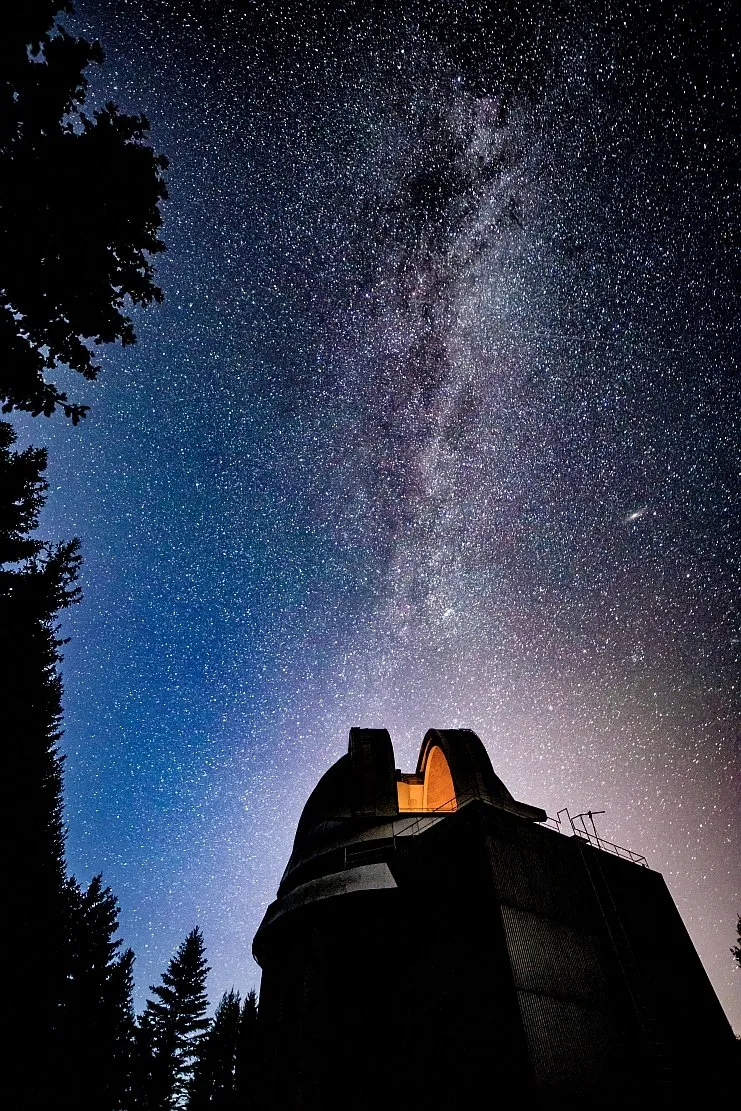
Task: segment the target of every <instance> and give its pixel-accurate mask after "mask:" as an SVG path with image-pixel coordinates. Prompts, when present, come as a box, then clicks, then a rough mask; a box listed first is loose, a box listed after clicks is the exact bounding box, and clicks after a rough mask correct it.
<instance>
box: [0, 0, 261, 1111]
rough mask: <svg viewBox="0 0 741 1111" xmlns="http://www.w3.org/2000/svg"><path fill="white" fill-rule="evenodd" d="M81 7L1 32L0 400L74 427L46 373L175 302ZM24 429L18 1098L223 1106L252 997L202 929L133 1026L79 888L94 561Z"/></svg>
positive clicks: (8, 471) (118, 970) (81, 408)
mask: <svg viewBox="0 0 741 1111" xmlns="http://www.w3.org/2000/svg"><path fill="white" fill-rule="evenodd" d="M71 11H72V5H71V4H70V3H68V2H65V0H25V3H23V4H21V5H20V6H18V5H17V6H16V7H15V8H14V10H13V12H12V15H11V14H10V13H8V17H7V18H6V19H5V20H4V22H3V26H2V34H0V404H1V405H2V410H3V412H4V413H12V412H13V411H14V410H25V411H26V412H28V413H31V414H33V415H34V416H37V415H40V414H42V413H43V414H44V415H46V416H51V415H52V414H53V413H54V412H55V411H56V410H57V409H61V410H62V411H63V413H65V415H67V416H68V417H70V418H71V419H72V421H73V423H75V424H76V423H77V422H78V421H79V419H80V418H81V417H82V416H84V415H85V412H86V409H87V406H85V405H84V404H82V403H80V402H78V401H75V400H72V401H71V400H70V399H69V398H68V397H67V395H66V393H64V392H63V391H62V390H60V389H59V388H58V386H56V385H55V384H54V382H52V381H50V380H49V377H48V375H49V372H50V371H53V370H54V369H55V368H56V367H58V366H59V365H65V366H67V367H70V368H72V369H73V370H76V371H78V372H79V373H80V374H82V375H83V376H84V377H86V378H94V377H96V375H97V373H98V369H99V368H98V365H97V363H96V360H95V358H94V355H93V351H94V345H98V344H104V343H112V342H116V341H118V342H121V343H122V344H131V343H133V342H134V340H135V335H134V331H133V327H132V322H131V319H130V318H129V317H128V316H127V315H126V307H127V303H128V304H132V303H133V304H137V305H148V304H150V303H151V302H152V301H160V300H161V299H162V292H161V290H160V289H159V288H158V287H157V286H156V285H155V283H154V271H153V267H152V262H151V257H152V256H153V255H154V254H156V253H157V252H159V251H161V250H163V249H164V244H163V243H162V242H161V241H160V239H159V237H158V229H159V227H160V225H161V222H162V221H161V215H160V211H159V202H160V201H161V200H163V199H164V198H165V197H166V196H167V192H166V187H165V184H164V181H163V178H162V171H163V169H164V168H165V166H166V160H165V159H164V158H163V157H162V156H161V155H157V154H155V153H154V152H153V150H152V148H151V147H150V146H149V145H148V143H147V138H148V128H149V125H148V123H147V120H146V118H145V117H144V116H132V115H126V114H123V113H121V112H119V110H118V109H117V108H116V106H115V105H114V104H111V103H106V104H105V105H103V106H102V107H99V108H98V109H96V110H95V111H94V112H92V113H90V114H87V113H85V112H84V110H83V107H84V103H85V94H86V89H87V78H86V76H85V69H86V67H87V66H88V65H89V64H90V63H100V62H101V61H102V60H103V54H102V51H101V49H100V47H99V46H98V45H97V44H95V43H89V42H86V41H85V40H84V39H81V38H76V37H75V36H74V35H72V34H70V33H69V32H68V31H67V30H65V29H64V28H63V27H62V26H61V25H60V23H59V22H58V17H59V16H60V15H63V14H64V13H70V12H71ZM15 442H16V433H15V431H14V429H13V427H12V426H11V425H10V424H9V423H8V422H7V421H3V422H0V727H1V728H0V733H1V736H2V740H3V742H4V751H3V756H4V771H5V780H4V786H5V806H6V809H5V815H6V826H5V828H6V841H7V845H8V852H7V853H6V856H7V861H8V863H7V869H6V875H7V883H6V887H5V896H6V908H7V909H6V916H5V921H6V925H7V929H6V935H5V936H6V938H7V943H8V944H7V948H6V968H7V972H6V976H7V980H6V983H7V986H8V989H9V990H8V992H7V993H6V995H5V1000H4V1002H5V1010H6V1015H7V1019H8V1021H7V1023H6V1029H7V1034H6V1037H5V1042H4V1046H3V1049H4V1057H5V1062H6V1065H5V1070H4V1085H3V1089H4V1095H5V1097H6V1101H5V1102H6V1106H8V1107H9V1108H10V1109H11V1111H41V1109H42V1108H43V1109H44V1111H48V1109H49V1108H58V1109H69V1111H72V1109H75V1111H85V1109H87V1108H89V1109H90V1111H93V1109H95V1111H136V1109H139V1108H141V1109H142V1111H143V1109H145V1108H146V1109H148V1111H149V1109H152V1111H154V1109H157V1111H159V1109H162V1111H164V1109H167V1108H176V1107H185V1106H186V1104H187V1103H188V1102H189V1101H190V1100H191V1099H194V1100H195V1099H196V1096H195V1094H194V1093H195V1090H196V1080H195V1077H196V1076H197V1077H198V1083H197V1090H198V1096H197V1106H200V1107H206V1106H211V1105H212V1104H213V1105H214V1106H226V1103H227V1102H228V1098H230V1096H231V1095H233V1093H234V1091H235V1090H236V1088H235V1086H236V1085H237V1075H238V1073H239V1075H240V1076H241V1075H242V1073H243V1070H242V1072H240V1071H239V1069H238V1066H237V1061H238V1059H239V1052H242V1051H241V1050H240V1051H239V1052H238V1049H237V1046H238V1045H239V1046H244V1044H246V1043H245V1031H246V1030H249V1031H251V1030H252V1026H253V1025H254V1021H253V1020H254V1016H255V1014H256V1010H255V1000H254V996H250V997H249V1001H248V1004H246V1005H245V1008H244V1009H240V1010H239V1021H238V1022H237V1024H236V1027H235V1028H234V1029H233V1028H232V1027H234V1024H232V1027H228V1024H227V1023H226V1021H225V1018H224V1015H223V1014H222V1011H223V1007H222V1008H220V1009H219V1011H218V1013H217V1018H216V1020H215V1021H214V1023H213V1024H212V1023H211V1021H210V1020H209V1019H207V1017H206V1012H207V1007H208V1004H207V999H206V995H205V977H206V973H207V966H206V959H205V953H204V947H203V938H202V936H201V934H200V933H199V931H198V930H197V929H196V930H194V931H192V932H191V933H190V934H189V935H188V936H187V938H186V939H185V941H184V942H183V944H182V945H181V947H180V948H179V949H178V951H177V953H176V955H175V956H174V957H173V959H172V961H171V962H170V965H169V967H168V969H167V970H166V972H165V973H164V974H163V977H162V983H161V984H160V985H158V986H157V987H153V988H152V993H153V998H152V999H150V1000H149V1002H148V1004H147V1008H146V1011H145V1012H144V1014H143V1015H142V1016H141V1018H140V1020H139V1021H138V1022H137V1020H136V1018H135V1015H134V1007H133V1002H132V992H133V965H134V955H133V953H132V951H131V950H130V949H129V950H125V951H124V952H121V941H120V940H119V939H118V938H117V936H116V935H117V931H118V904H117V901H116V898H115V896H114V895H113V893H112V892H111V890H110V889H109V888H108V887H106V886H105V885H104V883H103V880H102V878H101V876H96V877H95V878H94V879H93V880H92V881H91V883H90V884H89V886H87V887H86V888H85V887H83V886H81V885H80V884H79V883H78V882H77V881H76V880H75V879H74V878H72V877H70V876H69V875H68V871H67V865H66V860H65V830H64V823H63V801H62V786H63V783H62V767H63V757H62V755H61V753H60V751H59V747H58V746H59V741H60V738H61V736H62V681H61V676H60V673H59V663H60V661H61V659H62V656H61V648H62V645H63V643H64V642H63V640H62V639H61V638H60V635H59V616H60V614H61V613H62V611H63V610H65V609H66V608H67V607H68V606H70V605H72V604H73V603H75V602H77V601H78V600H79V598H80V592H79V589H78V586H77V577H78V572H79V568H80V563H81V557H80V553H79V545H78V543H77V541H76V540H71V541H67V542H63V543H58V544H45V543H44V542H43V541H42V540H40V539H39V538H38V537H37V535H36V529H37V526H38V521H39V514H40V511H41V509H42V508H43V505H44V500H45V496H46V492H47V485H46V482H45V479H44V471H45V469H46V464H47V457H46V452H45V451H43V450H39V449H36V448H32V447H29V448H26V449H25V450H23V451H18V450H16V449H15V447H14V444H15ZM229 998H230V999H231V1006H232V1008H233V1007H234V1006H235V1005H236V1006H237V1007H238V1008H239V1000H238V996H236V995H234V993H232V994H231V995H230V996H229ZM242 1010H244V1012H245V1014H246V1016H247V1018H246V1019H245V1021H244V1022H243V1021H242ZM251 1024H252V1025H251ZM230 1039H231V1042H230ZM240 1039H241V1040H240ZM232 1042H233V1046H232V1047H231V1048H228V1046H229V1045H231V1043H232ZM242 1058H244V1052H242ZM217 1059H218V1062H219V1064H218V1067H216V1064H215V1062H216V1061H217ZM227 1059H228V1063H227ZM241 1105H242V1106H246V1105H247V1104H246V1103H245V1101H242V1104H241Z"/></svg>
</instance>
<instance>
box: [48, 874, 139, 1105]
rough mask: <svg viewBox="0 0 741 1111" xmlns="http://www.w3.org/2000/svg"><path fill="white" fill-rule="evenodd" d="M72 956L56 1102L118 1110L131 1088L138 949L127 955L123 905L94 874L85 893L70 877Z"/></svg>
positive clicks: (61, 1031) (65, 1003) (59, 1042)
mask: <svg viewBox="0 0 741 1111" xmlns="http://www.w3.org/2000/svg"><path fill="white" fill-rule="evenodd" d="M68 898H69V938H70V950H71V952H70V962H69V971H68V979H67V990H66V993H65V997H64V999H63V1002H62V1007H61V1011H60V1015H61V1021H60V1029H59V1034H58V1041H57V1045H58V1053H59V1066H58V1068H59V1074H60V1076H62V1077H64V1078H65V1081H66V1082H64V1083H63V1084H62V1086H61V1090H60V1093H59V1095H58V1097H57V1103H58V1104H61V1105H64V1104H66V1105H67V1106H68V1107H69V1108H70V1109H72V1108H85V1107H90V1108H91V1109H92V1108H95V1111H119V1109H120V1108H122V1107H124V1106H125V1105H126V1103H127V1100H128V1093H129V1091H130V1088H131V1057H132V1050H133V1037H134V1012H133V1003H132V991H133V963H134V954H133V953H132V951H131V950H130V949H128V950H126V951H125V952H124V953H123V954H121V955H120V956H118V955H117V951H118V949H119V948H120V946H121V942H120V940H118V939H116V937H115V934H116V932H117V930H118V903H117V901H116V898H115V896H114V895H113V894H112V892H111V890H110V888H108V887H103V881H102V877H101V876H95V877H94V878H93V880H92V881H91V883H90V885H89V887H88V888H87V890H86V891H83V890H82V889H81V888H80V887H79V885H78V884H77V883H76V882H75V881H74V880H70V881H69V883H68Z"/></svg>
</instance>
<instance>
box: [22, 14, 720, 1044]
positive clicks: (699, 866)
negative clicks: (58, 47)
mask: <svg viewBox="0 0 741 1111" xmlns="http://www.w3.org/2000/svg"><path fill="white" fill-rule="evenodd" d="M322 8H324V11H325V13H326V12H327V11H328V10H329V5H327V4H324V5H318V6H314V7H312V8H310V7H309V6H308V5H301V4H299V3H285V4H284V5H278V4H275V3H260V2H259V0H258V2H255V3H254V4H251V5H239V4H237V3H233V4H229V3H226V2H224V3H222V2H207V0H202V2H200V3H198V2H196V0H177V2H175V0H172V2H169V3H168V2H164V0H147V2H146V3H144V2H142V0H85V2H81V0H79V2H78V4H77V9H78V11H77V17H76V18H75V20H74V22H73V24H72V26H73V27H74V29H75V30H77V31H78V32H80V33H83V34H85V35H86V36H87V37H92V38H99V39H100V40H101V42H102V44H103V46H104V48H105V51H106V64H105V66H104V67H103V68H102V69H101V70H100V71H99V73H98V74H97V75H96V76H95V77H94V88H95V90H96V95H102V96H104V97H106V98H111V99H113V100H115V101H116V102H117V103H119V104H120V106H121V107H122V108H128V109H135V110H144V111H145V112H146V114H147V116H148V117H149V119H150V121H151V127H152V132H151V134H152V142H153V144H154V146H155V148H156V149H157V150H158V151H160V152H163V153H165V154H166V155H167V156H168V158H169V159H170V168H169V171H168V174H167V179H168V183H169V189H170V200H169V201H168V202H167V204H166V206H165V208H164V215H165V227H164V233H163V238H164V239H165V240H166V242H167V244H168V251H167V253H166V255H164V256H161V257H160V259H158V278H159V281H160V283H161V285H162V286H163V288H164V291H165V303H164V305H163V306H162V307H161V308H156V307H155V308H154V309H151V310H148V311H147V312H146V313H138V314H136V327H137V332H138V336H139V342H138V344H137V346H136V347H134V348H127V349H126V350H125V351H121V350H120V349H117V350H113V349H112V350H109V351H107V352H106V353H105V354H104V357H103V363H104V371H103V373H102V374H101V377H100V381H99V383H97V384H94V385H89V384H86V383H84V382H83V381H82V379H79V380H78V381H75V382H69V383H68V389H69V392H70V395H71V396H72V397H74V398H75V399H76V400H85V401H88V402H89V403H90V404H91V405H92V411H91V414H90V416H89V417H88V419H87V420H86V421H85V422H83V424H82V425H81V426H79V427H78V428H76V429H75V428H73V427H72V426H71V425H70V423H69V422H65V421H64V419H63V418H61V417H57V418H55V419H53V420H44V419H43V418H39V419H37V420H35V421H31V420H30V419H29V420H21V421H18V422H16V423H17V424H18V425H19V426H20V427H21V428H22V429H23V430H24V437H25V438H27V439H30V442H33V443H36V444H46V445H48V446H49V449H50V456H51V461H50V467H49V478H50V495H49V501H48V506H47V509H46V512H45V515H44V521H43V534H44V535H45V536H47V537H50V538H62V537H67V536H72V535H77V536H79V537H80V539H81V541H82V545H83V551H84V555H85V561H86V562H85V568H84V572H83V580H82V585H83V588H84V592H85V600H84V603H83V604H82V605H80V606H78V607H76V608H75V610H74V612H70V614H69V616H68V617H66V618H65V623H64V631H65V634H66V635H68V636H70V637H71V641H70V643H69V644H68V645H67V647H66V649H65V661H64V666H63V672H64V679H65V690H66V695H65V706H66V717H65V728H66V733H65V738H64V742H63V744H64V748H65V750H66V751H67V752H68V754H69V756H68V760H67V763H66V799H67V804H66V805H67V809H66V817H67V823H68V826H69V837H68V854H69V859H70V865H71V868H72V870H73V871H75V872H76V874H77V875H78V876H79V877H80V878H83V879H87V878H89V877H90V876H91V875H92V874H93V873H94V872H96V871H98V870H100V869H102V870H103V872H104V876H105V878H106V880H107V882H108V883H110V884H111V886H112V887H113V889H114V891H115V892H116V894H117V895H118V897H119V900H120V903H121V908H122V916H121V917H122V930H123V935H124V939H125V942H126V944H130V945H132V946H133V947H134V949H135V951H136V954H137V966H136V977H137V985H138V991H139V999H140V1001H141V999H142V998H143V996H144V994H145V993H146V989H147V986H148V985H149V984H150V983H153V982H155V980H156V979H157V978H158V976H159V974H160V972H161V971H162V970H163V969H164V967H165V965H166V963H167V960H168V959H169V957H170V955H171V953H172V951H173V950H174V948H175V947H176V945H177V944H178V943H179V942H180V941H181V940H182V938H183V937H184V936H185V934H186V932H187V931H188V930H190V929H191V927H192V926H193V925H195V924H196V923H198V924H199V925H200V926H201V928H202V929H203V931H204V934H205V937H206V943H207V946H208V954H209V960H210V964H211V966H212V969H213V971H212V974H211V977H210V992H211V997H212V999H213V1000H215V999H217V998H218V996H219V995H220V994H221V992H222V991H223V990H225V989H228V988H230V987H231V986H232V985H233V984H234V985H235V986H236V987H237V988H240V989H241V990H247V989H249V988H250V987H252V986H253V985H254V986H257V984H258V977H259V970H258V969H257V966H256V965H254V963H253V962H252V958H251V955H250V943H251V939H252V936H253V934H254V932H255V930H256V928H257V925H258V923H259V921H260V918H261V916H262V914H263V912H264V910H265V907H266V906H267V904H268V902H269V901H270V900H271V899H272V898H273V895H274V892H275V889H276V887H277V883H278V880H279V877H280V874H281V872H282V869H283V866H284V864H285V862H286V860H287V857H288V854H289V852H290V846H291V843H292V838H293V833H294V830H295V825H296V822H297V819H298V815H299V813H300V809H301V806H302V805H303V802H304V801H305V799H306V797H307V795H308V793H309V791H310V789H311V788H312V787H313V785H314V783H315V782H316V780H317V778H318V777H319V775H320V774H321V773H322V772H323V771H324V770H325V769H326V767H327V766H328V765H329V764H330V763H332V762H333V761H334V760H336V759H337V758H338V757H339V756H340V755H341V754H342V753H343V752H344V751H345V748H346V744H347V734H348V731H349V728H350V726H352V725H382V726H386V727H388V729H389V730H390V732H391V736H392V740H393V742H394V745H395V750H396V754H397V761H398V763H399V764H400V766H401V767H402V768H403V769H404V770H407V771H409V770H413V765H414V763H415V761H416V754H417V750H418V748H419V744H420V742H421V740H422V737H423V735H424V733H425V731H426V730H427V728H428V727H430V726H439V727H444V726H468V727H471V728H473V729H474V730H476V731H477V732H478V733H479V735H480V736H481V737H482V739H483V741H484V742H485V744H486V746H487V748H488V751H489V753H490V755H491V758H492V762H493V764H494V768H495V771H496V772H497V773H498V774H499V775H500V776H501V778H502V779H503V780H504V782H505V783H506V784H507V786H508V787H509V788H510V790H511V791H512V793H513V794H514V795H515V796H516V797H517V798H520V799H523V800H524V801H526V802H529V803H532V804H535V805H539V806H543V807H544V808H545V809H546V810H547V811H548V812H549V813H550V814H554V813H555V811H556V810H558V809H559V808H560V807H562V806H569V807H570V808H571V810H572V812H577V811H582V810H586V809H587V808H588V807H591V808H592V809H594V810H605V811H606V814H605V816H604V817H603V818H602V819H601V824H600V826H599V829H600V832H601V833H602V834H603V835H604V836H605V837H607V838H609V839H610V840H613V841H616V842H618V843H620V844H622V845H626V846H628V847H630V848H632V849H635V850H637V851H639V852H642V853H644V854H645V855H646V857H647V858H648V861H649V864H650V865H651V867H653V868H655V869H657V870H658V871H660V872H662V873H663V874H664V877H665V878H666V880H667V883H668V885H669V888H670V890H671V892H672V894H673V896H674V898H675V900H676V902H677V905H678V907H679V910H680V913H681V914H682V917H683V919H684V921H685V924H686V925H687V927H688V929H689V931H690V934H691V936H692V938H693V940H694V942H695V944H696V946H697V948H698V950H699V953H700V955H701V957H702V960H703V962H704V964H705V967H706V969H707V970H708V973H709V975H710V977H711V979H712V981H713V984H714V986H715V988H716V991H717V992H718V994H719V996H720V998H721V1001H722V1003H723V1005H724V1007H725V1009H726V1012H727V1013H728V1015H729V1017H730V1018H731V1020H732V1022H733V1023H734V1026H735V1028H736V1029H737V1031H741V975H739V971H738V969H737V968H735V967H734V963H733V960H732V957H731V955H730V953H729V947H730V945H731V944H732V943H733V941H734V940H735V929H734V927H735V920H736V913H737V912H739V911H741V865H740V861H741V797H740V791H739V774H738V773H739V764H740V763H741V741H740V738H741V701H740V699H739V638H740V636H741V626H740V623H739V606H738V601H739V596H740V595H739V586H740V583H739V579H740V578H741V542H740V541H741V536H740V528H739V426H740V424H741V417H740V415H739V414H741V396H740V395H741V387H740V385H739V376H738V365H737V364H738V352H739V316H738V290H739V284H740V283H739V274H738V264H737V260H738V248H739V239H740V237H739V227H740V221H739V208H740V206H739V198H738V182H739V161H738V154H739V151H738V139H737V137H735V134H734V133H735V130H736V127H737V119H738V75H737V71H736V65H737V61H738V50H739V47H738V44H737V42H735V41H733V36H734V34H735V31H734V28H735V27H736V24H737V12H736V11H735V5H734V4H733V3H731V2H727V3H720V4H714V5H705V4H698V5H697V8H698V10H704V11H706V14H705V15H704V16H703V17H702V19H701V20H700V21H699V22H698V17H696V16H694V15H693V9H694V5H692V4H688V3H684V4H683V3H682V2H681V0H679V2H678V3H677V4H659V5H656V6H655V7H654V8H653V9H650V5H647V4H646V3H635V4H629V3H622V4H621V3H619V2H617V0H616V2H615V3H612V4H610V5H605V7H604V10H603V11H602V12H601V13H600V14H599V15H596V14H595V12H596V11H597V9H598V8H599V5H595V4H594V3H589V4H587V3H584V4H578V3H571V4H563V3H550V4H546V3H541V4H537V3H528V2H523V3H520V4H511V5H509V6H507V7H506V10H507V12H509V13H510V14H509V15H506V14H504V15H503V14H501V13H500V12H499V10H498V7H497V5H496V4H491V5H485V4H481V5H477V4H476V3H475V2H470V3H465V0H449V2H447V3H443V2H438V3H430V4H424V5H419V6H416V5H414V4H411V3H407V4H404V3H396V4H390V3H389V4H386V5H384V4H375V5H373V4H370V3H368V4H357V5H356V4H354V3H350V4H347V5H345V7H344V11H343V13H341V14H336V13H335V14H333V15H332V16H331V17H329V16H327V15H326V14H325V15H324V16H323V15H322V14H321V10H322ZM649 9H650V10H649ZM317 12H318V13H319V14H317ZM312 13H313V14H312ZM708 13H710V14H708ZM70 377H71V376H70ZM26 430H30V431H26ZM554 836H555V835H554ZM406 956H407V957H409V954H407V955H406ZM400 959H402V960H403V959H405V955H404V954H401V953H400Z"/></svg>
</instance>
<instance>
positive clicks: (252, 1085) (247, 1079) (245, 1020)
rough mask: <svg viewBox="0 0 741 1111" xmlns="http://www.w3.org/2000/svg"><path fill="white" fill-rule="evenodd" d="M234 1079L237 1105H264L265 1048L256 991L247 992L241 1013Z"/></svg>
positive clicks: (247, 1106) (254, 1106)
mask: <svg viewBox="0 0 741 1111" xmlns="http://www.w3.org/2000/svg"><path fill="white" fill-rule="evenodd" d="M234 1081H235V1083H234V1099H235V1107H237V1108H250V1109H251V1108H260V1107H262V1106H263V1098H262V1093H263V1051H262V1041H261V1035H260V1024H259V1021H258V1007H257V994H256V992H254V991H250V992H248V993H247V996H246V997H245V1001H244V1003H243V1004H242V1013H241V1015H240V1016H239V1032H238V1035H237V1052H236V1060H235V1069H234Z"/></svg>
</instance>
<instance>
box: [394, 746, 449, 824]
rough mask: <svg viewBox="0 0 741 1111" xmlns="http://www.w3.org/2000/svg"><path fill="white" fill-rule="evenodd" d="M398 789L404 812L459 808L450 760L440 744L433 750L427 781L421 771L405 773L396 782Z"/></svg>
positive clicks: (427, 766) (426, 771) (428, 764)
mask: <svg viewBox="0 0 741 1111" xmlns="http://www.w3.org/2000/svg"><path fill="white" fill-rule="evenodd" d="M396 789H397V793H398V796H399V810H400V811H401V812H404V811H406V812H409V811H413V812H414V813H417V814H418V813H420V811H424V810H455V809H456V806H457V803H456V798H455V787H454V786H453V777H452V776H451V774H450V768H449V767H448V761H447V760H446V758H445V753H444V752H443V750H442V749H441V748H438V747H437V746H435V747H434V748H432V749H431V750H430V755H429V757H428V759H427V764H426V766H425V776H424V781H422V777H421V776H418V775H402V776H401V779H399V780H397V782H396Z"/></svg>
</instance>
